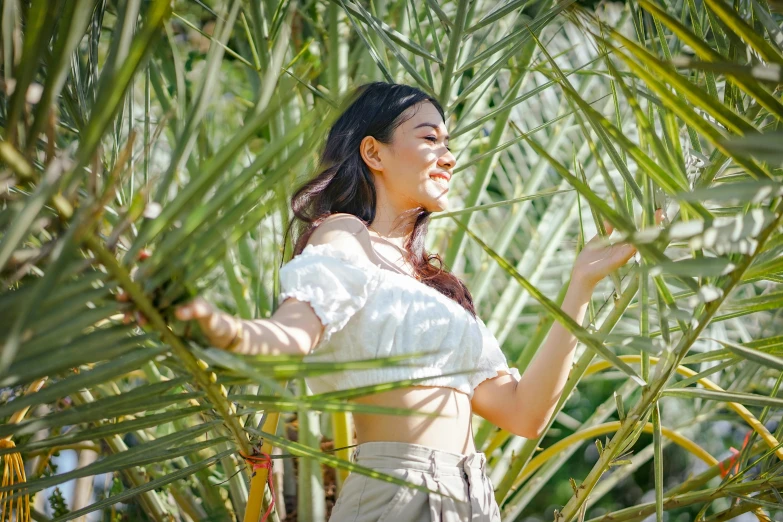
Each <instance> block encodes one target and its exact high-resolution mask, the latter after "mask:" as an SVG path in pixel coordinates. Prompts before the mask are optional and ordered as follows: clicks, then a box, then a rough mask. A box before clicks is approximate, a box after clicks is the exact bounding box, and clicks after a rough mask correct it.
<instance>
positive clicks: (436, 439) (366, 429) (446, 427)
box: [353, 386, 475, 454]
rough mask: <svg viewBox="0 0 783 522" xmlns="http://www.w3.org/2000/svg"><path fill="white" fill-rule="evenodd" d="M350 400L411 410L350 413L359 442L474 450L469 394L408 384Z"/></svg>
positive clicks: (447, 449)
mask: <svg viewBox="0 0 783 522" xmlns="http://www.w3.org/2000/svg"><path fill="white" fill-rule="evenodd" d="M353 401H354V402H357V403H361V404H368V405H373V406H383V407H388V408H405V409H410V410H415V412H411V413H410V414H409V415H385V414H384V415H376V414H367V413H361V414H360V413H354V414H353V419H354V425H355V426H356V438H357V442H358V443H359V444H361V443H363V442H371V441H395V442H407V443H411V444H421V445H423V446H429V447H432V448H437V449H440V450H443V451H450V452H452V453H463V454H470V453H474V452H475V445H474V443H473V432H472V430H471V417H472V413H471V406H470V398H469V397H468V396H467V395H466V394H464V393H461V392H459V391H457V390H455V389H453V388H443V387H430V386H412V387H408V388H400V389H396V390H390V391H387V392H382V393H376V394H373V395H368V396H365V397H359V398H357V399H353ZM426 414H432V415H430V416H427V415H426Z"/></svg>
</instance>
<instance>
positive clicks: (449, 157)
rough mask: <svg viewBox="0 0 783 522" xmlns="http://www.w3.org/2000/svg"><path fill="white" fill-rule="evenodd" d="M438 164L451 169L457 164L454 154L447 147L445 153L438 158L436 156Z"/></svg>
mask: <svg viewBox="0 0 783 522" xmlns="http://www.w3.org/2000/svg"><path fill="white" fill-rule="evenodd" d="M438 165H439V166H441V167H445V168H449V169H453V168H454V167H456V166H457V158H455V157H454V154H452V153H451V151H450V150H448V149H447V150H446V154H443V155H441V157H440V158H438Z"/></svg>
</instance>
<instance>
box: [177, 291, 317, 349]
mask: <svg viewBox="0 0 783 522" xmlns="http://www.w3.org/2000/svg"><path fill="white" fill-rule="evenodd" d="M177 317H178V318H179V319H181V320H184V321H186V320H190V319H197V320H198V321H199V326H200V327H201V330H202V331H203V332H204V333H205V335H206V336H207V338H208V339H209V340H210V342H211V343H212V344H213V345H214V346H215V347H217V348H222V349H224V350H228V351H230V352H234V353H240V354H244V355H281V354H288V355H306V354H308V353H309V352H310V350H312V348H313V347H315V345H316V344H318V341H319V339H320V338H321V334H322V333H323V331H324V325H323V324H321V321H320V320H319V319H318V316H317V315H316V314H315V312H314V311H313V309H312V308H311V307H310V305H309V304H308V303H306V302H304V301H299V300H297V299H294V298H289V299H286V300H285V301H284V302H283V303H282V304H281V305H280V306H279V307H278V308H277V310H275V313H274V314H273V315H272V317H270V318H269V319H239V318H237V317H234V316H232V315H229V314H227V313H225V312H221V311H218V310H215V309H214V308H213V307H212V306H211V305H210V304H209V303H207V302H206V301H204V300H203V299H197V300H196V301H194V302H192V303H191V304H190V305H189V306H187V307H182V308H180V309H179V310H177Z"/></svg>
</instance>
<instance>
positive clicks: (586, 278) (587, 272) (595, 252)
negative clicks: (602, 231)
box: [571, 208, 666, 287]
mask: <svg viewBox="0 0 783 522" xmlns="http://www.w3.org/2000/svg"><path fill="white" fill-rule="evenodd" d="M665 217H666V214H665V212H664V211H663V209H660V208H659V209H658V210H656V211H655V223H656V224H658V225H660V224H661V223H662V222H663V220H664V218H665ZM604 227H605V228H606V233H607V234H611V233H612V230H614V228H613V227H612V226H611V225H609V224H608V223H606V222H604ZM601 239H602V238H601V236H600V235H596V236H595V237H593V238H592V239H591V240H590V241H588V242H587V244H586V245H585V247H584V248H583V249H582V251H581V252H579V255H578V256H577V258H576V262H575V263H574V269H573V271H572V277H571V280H572V281H574V282H579V284H583V285H587V286H590V287H594V286H595V285H597V284H598V283H599V282H600V281H601V279H603V278H604V277H606V276H608V275H609V274H611V273H612V272H614V271H615V270H617V269H618V268H620V267H621V266H623V265H624V264H625V263H627V262H628V260H629V259H631V257H633V255H634V254H635V253H636V247H635V246H634V245H632V244H630V243H615V244H614V245H609V246H597V243H599V242H600V241H601Z"/></svg>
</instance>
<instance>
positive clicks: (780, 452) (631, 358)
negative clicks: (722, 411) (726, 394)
mask: <svg viewBox="0 0 783 522" xmlns="http://www.w3.org/2000/svg"><path fill="white" fill-rule="evenodd" d="M620 359H622V360H623V361H625V362H627V363H638V362H639V361H640V360H641V356H639V355H621V356H620ZM658 359H659V358H658V357H653V356H650V363H651V364H657V362H658ZM607 368H611V365H610V364H609V363H608V362H605V361H600V362H597V363H594V364H591V365H590V366H589V367H588V368H587V370H586V371H585V374H584V376H585V377H587V376H588V375H592V374H594V373H596V372H600V371H601V370H605V369H607ZM677 373H679V374H680V375H684V376H686V377H693V376H694V375H696V372H695V371H693V370H691V369H690V368H687V367H685V366H682V365H680V366H678V367H677ZM698 382H699V383H700V384H701V385H702V386H704V387H705V388H707V389H708V390H714V391H726V390H724V389H723V388H721V387H720V386H718V385H717V384H715V383H714V382H712V381H711V380H709V379H707V378H706V377H703V378H701V379H699V381H698ZM726 405H727V406H728V407H729V408H731V409H732V410H734V411H735V412H737V414H738V415H739V416H740V417H742V418H743V419H744V420H745V422H747V423H748V425H749V426H750V427H751V428H752V429H753V431H755V432H756V433H758V435H759V437H761V438H762V439H763V440H764V442H766V443H767V446H769V447H770V448H774V447H776V446H778V445H779V444H780V443H779V442H778V441H777V439H776V438H775V436H774V435H772V434H771V433H770V432H769V430H767V428H766V427H765V426H764V425H763V424H762V423H761V422H759V420H758V419H757V418H756V417H754V416H753V414H752V413H751V412H750V411H749V410H748V409H747V408H746V407H745V406H743V405H742V404H739V403H737V402H727V403H726ZM775 455H777V457H778V458H779V459H781V460H783V447H779V448H777V449H776V450H775Z"/></svg>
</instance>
